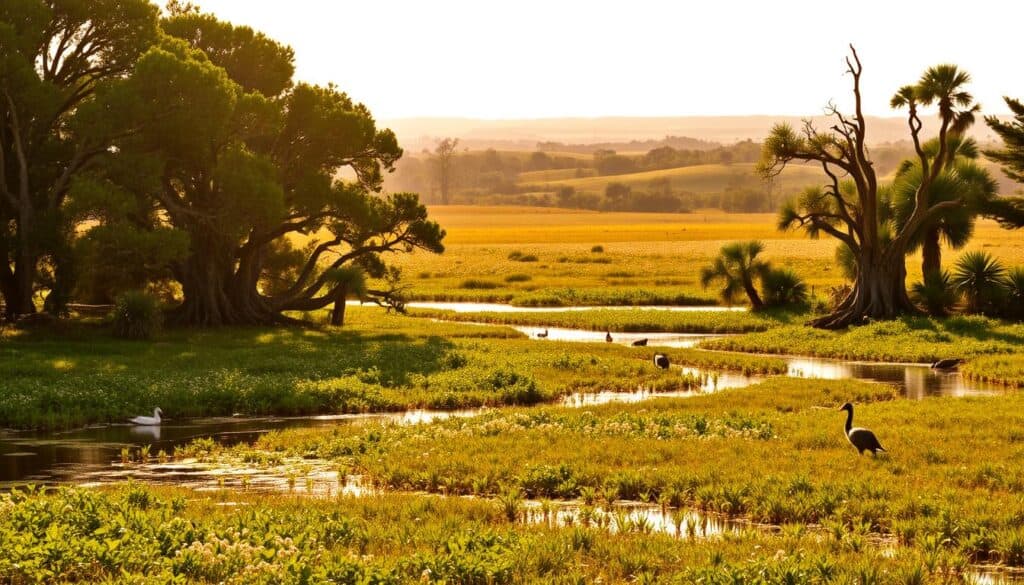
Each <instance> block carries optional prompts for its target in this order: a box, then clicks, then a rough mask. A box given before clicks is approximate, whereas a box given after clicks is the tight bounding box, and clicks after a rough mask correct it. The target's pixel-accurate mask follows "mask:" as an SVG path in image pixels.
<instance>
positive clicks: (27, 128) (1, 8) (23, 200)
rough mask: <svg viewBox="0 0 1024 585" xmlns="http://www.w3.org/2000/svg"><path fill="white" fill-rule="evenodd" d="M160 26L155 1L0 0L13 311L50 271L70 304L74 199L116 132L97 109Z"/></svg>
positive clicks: (0, 131)
mask: <svg viewBox="0 0 1024 585" xmlns="http://www.w3.org/2000/svg"><path fill="white" fill-rule="evenodd" d="M156 34H157V8H156V7H155V6H154V5H152V4H150V3H149V2H148V1H147V0H4V2H0V294H2V296H3V299H4V302H5V306H6V313H7V316H8V317H9V318H11V317H14V316H16V315H21V314H26V313H33V312H35V310H36V307H35V304H34V301H33V297H34V295H35V293H36V291H37V289H38V288H40V275H41V272H43V271H49V273H50V274H49V283H48V288H49V289H50V295H49V297H48V298H47V303H48V305H50V308H51V309H53V310H54V311H58V312H59V311H61V310H62V309H63V305H64V303H65V302H66V300H67V295H68V294H69V291H70V283H71V280H72V273H71V271H70V269H71V267H72V262H71V258H70V245H69V240H70V236H71V227H72V226H71V224H70V222H69V221H68V218H66V217H65V216H64V206H65V203H66V201H67V199H68V195H69V193H70V191H71V188H72V185H73V183H74V180H75V178H76V177H77V176H78V175H80V174H81V173H82V172H84V171H85V170H87V169H88V168H89V166H90V165H92V164H94V163H95V162H96V160H97V158H99V157H101V156H102V155H103V154H104V153H106V152H107V150H108V148H109V147H110V145H111V144H112V142H113V141H114V140H115V139H116V136H117V132H116V131H115V129H114V127H113V126H109V125H105V124H103V123H101V121H102V116H97V115H96V113H97V110H102V109H105V108H106V109H110V108H111V107H112V104H114V103H116V102H117V100H118V99H119V96H118V95H117V92H115V91H113V90H112V87H111V86H112V85H116V84H117V83H118V82H119V80H121V79H122V78H124V77H125V76H127V75H128V74H129V73H130V72H131V70H132V68H133V66H134V65H135V62H136V60H137V59H138V57H139V56H140V55H141V54H142V53H143V52H144V51H145V50H146V49H147V48H148V47H149V46H150V44H151V43H152V42H153V39H154V38H155V36H156ZM104 100H105V101H106V103H105V104H104V103H99V102H102V101H104ZM124 129H125V128H123V127H122V128H121V129H120V131H123V130H124Z"/></svg>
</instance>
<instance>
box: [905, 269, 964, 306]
mask: <svg viewBox="0 0 1024 585" xmlns="http://www.w3.org/2000/svg"><path fill="white" fill-rule="evenodd" d="M910 298H911V300H913V301H914V302H915V303H917V304H918V305H920V306H921V308H923V309H924V310H925V311H927V312H928V314H929V315H932V316H935V317H944V316H946V315H948V314H949V313H950V311H952V310H953V308H954V307H955V306H956V303H957V301H958V300H959V295H957V291H956V287H955V286H953V282H952V277H951V276H950V275H949V272H947V271H945V270H944V271H942V272H941V273H939V274H929V275H927V276H925V278H924V282H916V283H914V286H913V287H911V289H910Z"/></svg>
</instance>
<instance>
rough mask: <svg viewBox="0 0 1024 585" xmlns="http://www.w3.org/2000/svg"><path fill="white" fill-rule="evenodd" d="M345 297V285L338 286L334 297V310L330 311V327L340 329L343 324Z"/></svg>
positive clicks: (346, 294) (346, 289)
mask: <svg viewBox="0 0 1024 585" xmlns="http://www.w3.org/2000/svg"><path fill="white" fill-rule="evenodd" d="M347 296H348V287H347V286H345V285H341V286H339V287H338V291H337V293H336V296H335V297H334V309H333V310H331V325H334V326H335V327H341V326H342V325H344V324H345V300H346V297H347Z"/></svg>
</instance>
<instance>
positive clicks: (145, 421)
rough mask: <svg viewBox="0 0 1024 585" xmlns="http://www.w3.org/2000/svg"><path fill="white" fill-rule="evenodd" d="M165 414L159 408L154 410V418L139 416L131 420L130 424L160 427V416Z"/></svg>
mask: <svg viewBox="0 0 1024 585" xmlns="http://www.w3.org/2000/svg"><path fill="white" fill-rule="evenodd" d="M163 413H164V411H162V410H160V407H159V406H158V407H156V408H154V409H153V416H137V417H135V418H132V419H129V422H131V423H133V424H137V425H142V426H147V427H152V426H158V425H159V424H160V415H161V414H163Z"/></svg>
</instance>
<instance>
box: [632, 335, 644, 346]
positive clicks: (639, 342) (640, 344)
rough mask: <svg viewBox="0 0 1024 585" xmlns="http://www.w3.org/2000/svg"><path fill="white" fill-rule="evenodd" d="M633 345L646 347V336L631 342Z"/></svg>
mask: <svg viewBox="0 0 1024 585" xmlns="http://www.w3.org/2000/svg"><path fill="white" fill-rule="evenodd" d="M633 347H647V338H646V337H644V338H643V339H637V340H636V341H634V342H633Z"/></svg>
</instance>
